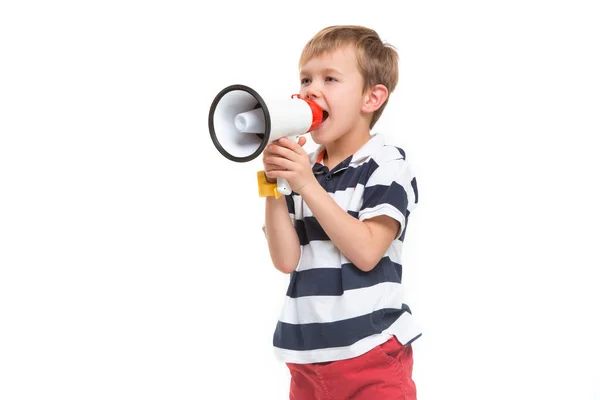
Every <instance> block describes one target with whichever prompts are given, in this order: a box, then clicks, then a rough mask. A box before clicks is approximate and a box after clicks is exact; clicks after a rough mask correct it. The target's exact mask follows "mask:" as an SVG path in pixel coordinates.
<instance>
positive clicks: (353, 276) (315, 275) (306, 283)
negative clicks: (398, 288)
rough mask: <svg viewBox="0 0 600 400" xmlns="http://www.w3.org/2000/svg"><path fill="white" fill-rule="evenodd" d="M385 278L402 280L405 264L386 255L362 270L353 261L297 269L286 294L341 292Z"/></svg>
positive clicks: (372, 284) (372, 283)
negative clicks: (370, 266) (340, 264)
mask: <svg viewBox="0 0 600 400" xmlns="http://www.w3.org/2000/svg"><path fill="white" fill-rule="evenodd" d="M383 282H396V283H402V265H400V264H397V263H395V262H393V261H392V260H390V258H389V257H383V258H382V259H381V261H379V263H377V265H376V266H375V268H373V269H372V270H371V271H369V272H365V271H361V270H360V269H358V268H357V267H356V266H355V265H354V264H351V263H348V264H343V265H342V267H341V268H313V269H307V270H304V271H294V272H292V274H291V276H290V284H289V286H288V290H287V293H286V294H287V296H289V297H292V298H298V297H305V296H341V295H342V294H344V290H351V289H360V288H365V287H370V286H374V285H377V284H379V283H383Z"/></svg>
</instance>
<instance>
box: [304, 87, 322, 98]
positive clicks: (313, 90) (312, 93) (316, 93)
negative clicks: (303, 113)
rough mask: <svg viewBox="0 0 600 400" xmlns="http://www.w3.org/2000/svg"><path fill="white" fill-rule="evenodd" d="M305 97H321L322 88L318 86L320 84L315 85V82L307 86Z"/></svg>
mask: <svg viewBox="0 0 600 400" xmlns="http://www.w3.org/2000/svg"><path fill="white" fill-rule="evenodd" d="M305 97H307V98H309V99H316V98H319V97H321V89H320V88H319V87H318V85H315V84H314V83H313V84H311V85H310V86H308V87H307V88H306V96H305Z"/></svg>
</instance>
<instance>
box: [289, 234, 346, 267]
mask: <svg viewBox="0 0 600 400" xmlns="http://www.w3.org/2000/svg"><path fill="white" fill-rule="evenodd" d="M348 262H350V261H348V259H347V258H346V257H344V256H343V255H342V253H340V251H339V250H338V249H337V247H335V244H334V243H333V242H332V241H331V240H313V241H311V242H310V243H309V244H307V245H304V246H302V258H301V259H300V264H299V265H298V271H304V270H307V269H313V268H337V269H340V268H341V266H342V264H345V263H348Z"/></svg>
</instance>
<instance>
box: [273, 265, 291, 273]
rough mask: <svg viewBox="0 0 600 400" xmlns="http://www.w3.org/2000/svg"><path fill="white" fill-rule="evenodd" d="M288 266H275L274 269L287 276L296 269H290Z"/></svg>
mask: <svg viewBox="0 0 600 400" xmlns="http://www.w3.org/2000/svg"><path fill="white" fill-rule="evenodd" d="M289 265H290V264H283V265H275V269H277V270H278V271H279V272H282V273H284V274H286V275H289V274H291V273H292V272H294V271H295V270H296V267H290V266H289Z"/></svg>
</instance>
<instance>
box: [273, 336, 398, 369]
mask: <svg viewBox="0 0 600 400" xmlns="http://www.w3.org/2000/svg"><path fill="white" fill-rule="evenodd" d="M390 337H391V335H390V334H389V333H387V332H383V333H380V334H377V335H373V336H368V337H366V338H364V339H361V340H359V341H358V342H356V343H353V344H352V345H350V346H343V347H330V348H325V349H318V350H303V351H302V350H300V351H299V350H287V349H282V348H280V347H274V350H275V357H276V358H277V359H278V360H279V361H283V362H289V363H296V364H308V363H316V362H326V361H336V360H345V359H348V358H354V357H357V356H360V355H362V354H364V353H366V352H368V351H369V350H371V349H372V348H374V347H375V346H379V345H380V344H382V343H384V342H385V341H387V340H388V339H389V338H390Z"/></svg>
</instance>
